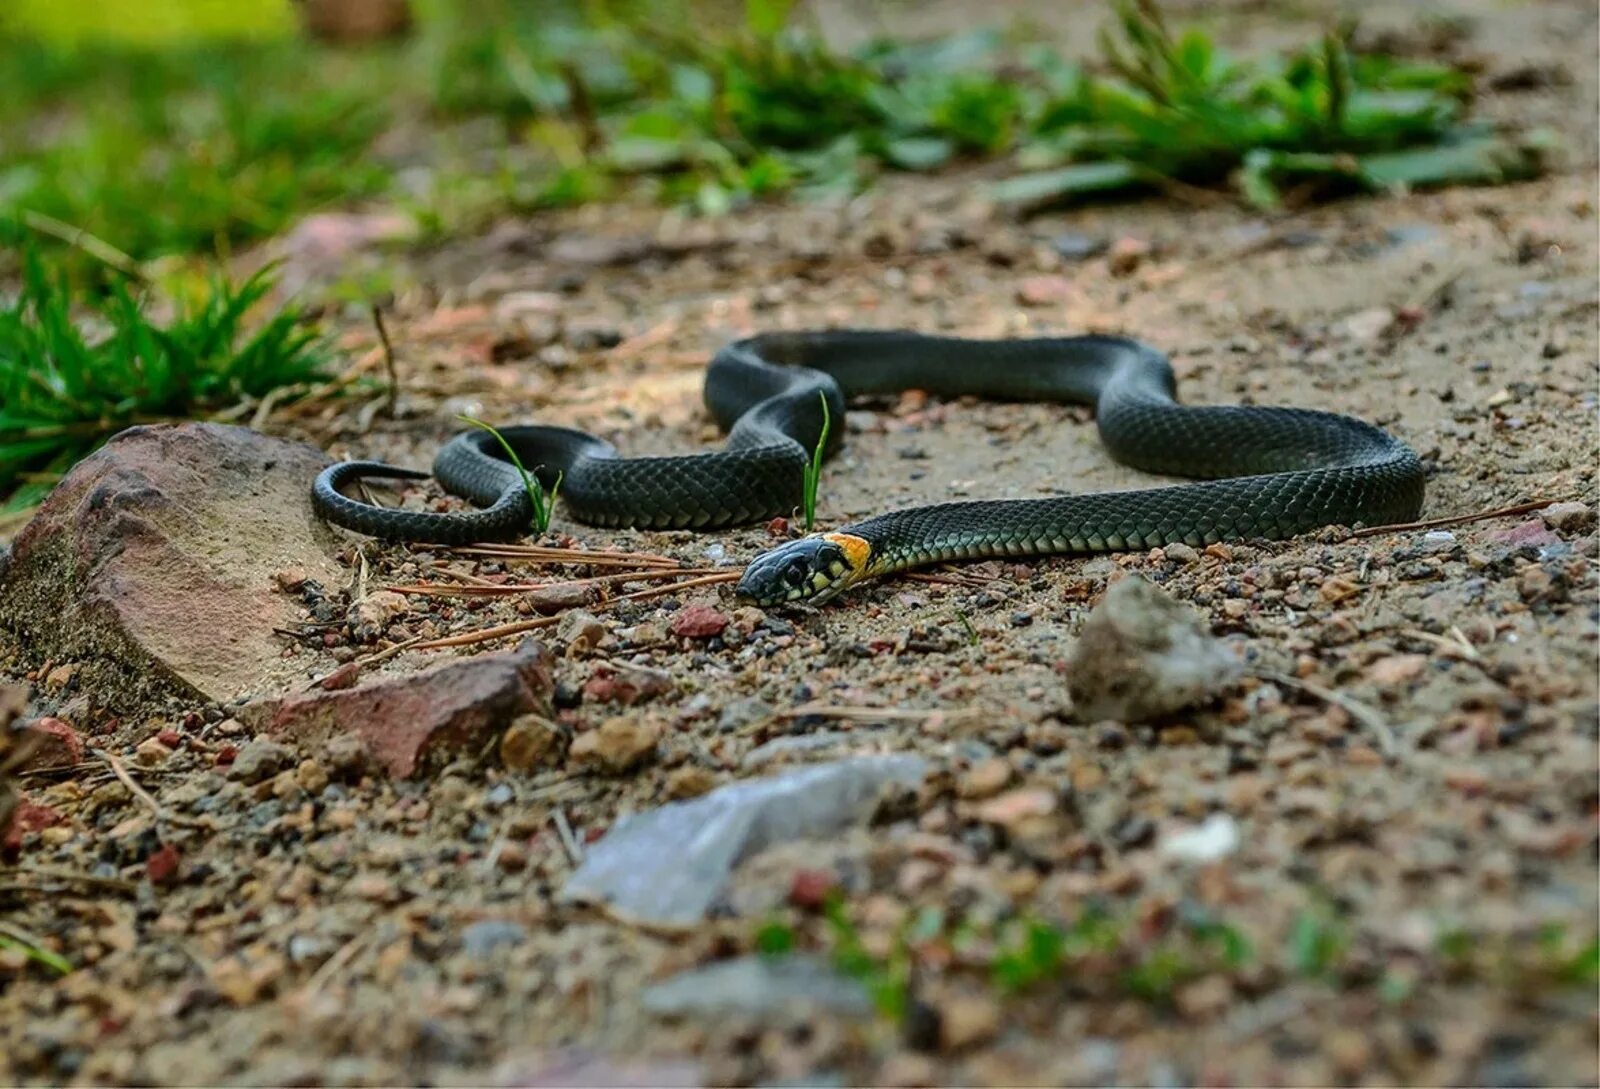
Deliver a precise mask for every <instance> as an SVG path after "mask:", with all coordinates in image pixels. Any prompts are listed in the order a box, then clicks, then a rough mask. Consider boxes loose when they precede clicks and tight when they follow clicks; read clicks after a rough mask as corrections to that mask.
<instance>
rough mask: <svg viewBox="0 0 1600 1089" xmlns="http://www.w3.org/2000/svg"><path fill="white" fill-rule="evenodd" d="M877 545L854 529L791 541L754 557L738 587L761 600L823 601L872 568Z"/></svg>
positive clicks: (769, 602)
mask: <svg viewBox="0 0 1600 1089" xmlns="http://www.w3.org/2000/svg"><path fill="white" fill-rule="evenodd" d="M871 555H872V545H871V544H869V543H868V542H867V541H865V540H863V539H862V538H860V537H855V536H852V535H851V534H848V533H819V534H817V535H815V536H812V537H802V538H800V539H799V540H798V541H789V542H787V543H785V544H781V545H779V546H778V547H777V548H774V549H773V550H772V551H770V552H763V553H762V554H761V555H759V556H757V557H756V558H755V559H753V560H751V561H750V566H749V567H746V568H745V569H744V575H743V576H741V577H740V579H739V585H738V587H737V588H736V589H735V591H734V592H735V593H737V594H738V595H739V596H740V597H744V598H748V599H750V600H752V601H754V602H755V603H756V604H757V605H761V606H764V607H766V606H772V605H785V604H791V603H794V602H800V601H804V602H809V603H810V604H813V605H820V604H822V603H823V602H824V601H827V600H828V599H829V598H831V597H833V596H834V595H835V594H838V593H839V592H840V591H842V590H844V589H845V588H846V587H849V586H851V585H853V584H854V583H856V582H858V581H859V580H860V579H861V578H862V577H864V576H865V575H866V573H867V563H868V560H869V558H870V557H871Z"/></svg>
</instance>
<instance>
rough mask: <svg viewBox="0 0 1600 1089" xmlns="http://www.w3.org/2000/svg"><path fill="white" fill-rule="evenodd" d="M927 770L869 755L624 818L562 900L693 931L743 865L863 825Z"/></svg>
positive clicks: (916, 759)
mask: <svg viewBox="0 0 1600 1089" xmlns="http://www.w3.org/2000/svg"><path fill="white" fill-rule="evenodd" d="M927 768H928V763H927V761H926V760H924V759H923V758H922V757H920V756H913V755H910V754H905V753H896V754H893V755H888V756H863V757H857V758H855V759H853V760H840V761H836V762H834V763H831V764H818V765H816V766H814V767H807V768H802V769H800V770H798V771H791V772H788V773H786V774H784V775H776V776H773V777H771V778H767V779H755V780H751V781H748V782H743V783H734V784H732V785H730V786H725V787H722V788H721V789H719V790H714V791H712V792H711V793H710V794H707V795H705V796H703V797H700V798H696V799H694V800H693V801H687V802H674V803H672V804H671V805H664V806H662V807H661V808H660V809H654V810H651V811H650V812H648V813H641V814H638V815H636V816H629V817H624V818H623V819H622V820H620V821H618V822H617V824H616V826H615V827H613V828H612V829H611V831H610V832H609V833H608V834H607V835H606V837H605V838H604V839H602V840H601V841H600V842H599V843H596V844H595V845H594V846H593V847H591V848H589V852H588V854H587V855H586V856H585V858H584V860H583V865H582V866H580V867H579V869H578V871H577V872H576V873H574V874H573V875H572V877H571V878H570V879H569V880H568V881H567V884H566V887H565V888H564V889H563V890H562V896H563V897H564V898H566V899H568V900H574V901H578V902H583V903H596V904H601V905H604V906H606V907H607V908H608V909H609V910H610V911H611V912H612V913H613V914H615V915H617V916H619V917H621V918H624V919H628V920H632V921H636V922H641V923H646V924H649V925H655V926H689V925H692V924H694V923H696V922H698V921H699V920H700V919H702V918H703V917H704V916H705V914H706V912H707V911H708V910H709V909H710V908H711V906H712V905H713V904H715V903H716V902H717V901H718V900H719V899H721V898H722V895H723V891H724V889H725V888H726V886H727V884H728V879H729V877H730V876H731V875H732V873H733V871H734V868H735V867H736V866H738V865H739V864H740V863H741V862H743V861H744V860H745V859H747V858H750V857H752V856H753V855H756V854H759V853H760V852H761V851H764V850H766V849H767V848H768V847H772V846H774V845H776V844H780V843H788V842H790V841H793V840H803V839H823V838H826V837H829V836H834V835H837V834H838V833H840V832H842V831H844V830H845V829H847V828H850V827H853V826H855V825H859V824H862V823H864V822H866V820H867V819H868V818H869V817H871V816H872V813H873V810H874V809H875V808H876V807H877V804H878V800H879V798H880V796H881V795H882V793H883V791H884V789H885V788H886V787H890V786H893V785H899V786H902V787H907V786H915V785H916V784H917V783H919V782H921V781H922V777H923V775H924V774H925V773H926V771H927Z"/></svg>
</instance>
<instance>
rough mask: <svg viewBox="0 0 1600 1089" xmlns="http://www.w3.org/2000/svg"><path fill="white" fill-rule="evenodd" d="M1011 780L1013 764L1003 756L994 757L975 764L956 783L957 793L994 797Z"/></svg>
mask: <svg viewBox="0 0 1600 1089" xmlns="http://www.w3.org/2000/svg"><path fill="white" fill-rule="evenodd" d="M1010 782H1011V764H1010V762H1009V761H1007V760H1004V759H1002V758H1001V757H998V756H996V757H992V758H990V759H988V760H985V761H983V762H981V763H979V764H975V765H973V766H972V767H971V768H969V769H968V770H967V771H966V772H965V773H963V774H962V776H961V778H960V779H959V780H958V781H957V783H956V793H958V794H960V795H961V797H963V798H972V799H983V798H992V797H994V796H995V795H996V794H998V793H1000V792H1001V791H1002V790H1004V789H1005V788H1006V786H1007V785H1008V784H1010Z"/></svg>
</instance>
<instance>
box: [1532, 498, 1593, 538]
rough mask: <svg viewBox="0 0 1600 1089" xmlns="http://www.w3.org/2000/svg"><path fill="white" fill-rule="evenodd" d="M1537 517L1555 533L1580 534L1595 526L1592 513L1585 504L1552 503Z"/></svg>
mask: <svg viewBox="0 0 1600 1089" xmlns="http://www.w3.org/2000/svg"><path fill="white" fill-rule="evenodd" d="M1539 517H1540V518H1541V519H1543V520H1544V524H1545V525H1547V526H1549V527H1550V528H1551V529H1553V530H1555V531H1556V532H1557V533H1566V534H1576V533H1582V532H1584V531H1585V530H1587V529H1589V528H1590V527H1592V526H1593V525H1594V524H1595V515H1594V511H1592V510H1590V509H1589V506H1588V504H1586V503H1552V504H1551V505H1550V506H1548V507H1546V508H1545V509H1544V510H1542V511H1540V512H1539Z"/></svg>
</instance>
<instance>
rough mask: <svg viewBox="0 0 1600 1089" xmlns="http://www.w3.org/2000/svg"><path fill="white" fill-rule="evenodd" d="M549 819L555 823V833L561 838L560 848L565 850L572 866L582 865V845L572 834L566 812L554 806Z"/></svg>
mask: <svg viewBox="0 0 1600 1089" xmlns="http://www.w3.org/2000/svg"><path fill="white" fill-rule="evenodd" d="M550 819H551V820H553V821H554V822H555V826H556V832H557V833H558V834H559V835H560V836H561V846H562V847H563V848H565V849H566V852H567V857H568V858H569V859H571V860H572V864H573V865H574V866H581V865H583V845H582V844H580V843H579V842H578V837H577V836H575V835H574V834H573V832H572V825H571V823H570V822H568V820H567V813H566V810H564V809H562V808H561V807H560V806H556V807H555V808H554V809H552V810H551V811H550Z"/></svg>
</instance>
